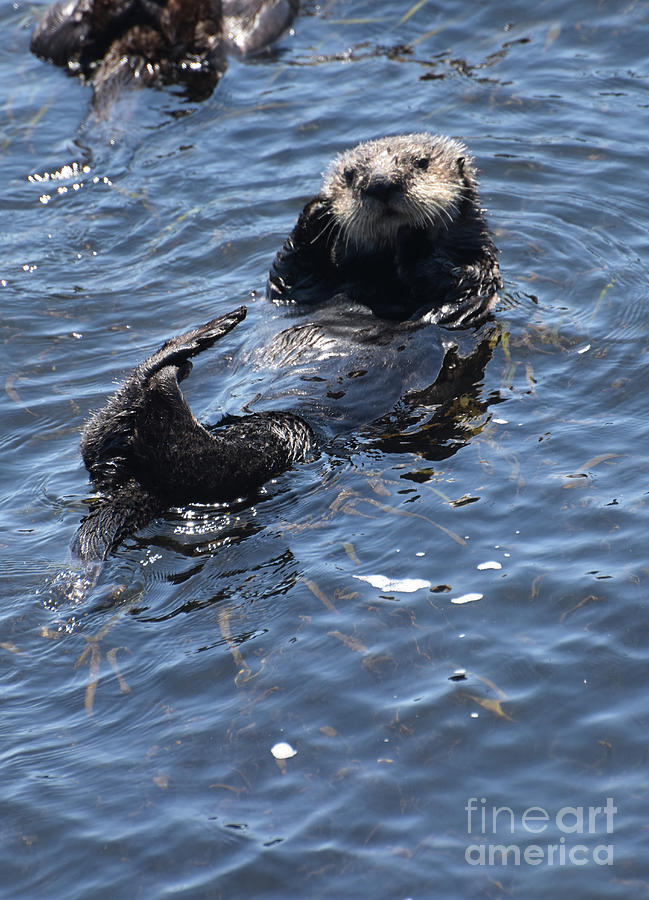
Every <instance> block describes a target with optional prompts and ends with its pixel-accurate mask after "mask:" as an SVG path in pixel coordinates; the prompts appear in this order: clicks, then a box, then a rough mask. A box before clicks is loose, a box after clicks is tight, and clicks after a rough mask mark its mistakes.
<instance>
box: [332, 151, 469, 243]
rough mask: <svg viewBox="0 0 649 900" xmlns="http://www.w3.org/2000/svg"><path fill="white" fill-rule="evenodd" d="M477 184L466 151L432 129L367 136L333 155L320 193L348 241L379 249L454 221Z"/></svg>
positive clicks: (451, 224)
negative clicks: (370, 139) (368, 138)
mask: <svg viewBox="0 0 649 900" xmlns="http://www.w3.org/2000/svg"><path fill="white" fill-rule="evenodd" d="M474 189H475V175H474V172H473V168H472V160H471V157H470V155H469V153H468V150H467V149H466V147H465V146H464V144H461V143H460V142H459V141H454V140H451V139H450V138H446V137H439V136H436V135H432V134H405V135H399V136H397V137H385V138H380V139H379V140H376V141H366V142H365V143H362V144H359V145H358V146H357V147H354V148H353V149H352V150H347V151H346V152H344V153H341V154H340V156H337V157H336V159H334V161H333V163H332V165H331V167H330V168H329V170H328V172H327V173H326V174H325V177H324V181H323V185H322V192H321V194H322V196H323V197H324V198H325V199H327V200H329V201H330V203H331V208H332V211H333V213H334V216H335V218H336V222H337V224H338V225H339V226H340V236H341V239H342V240H343V241H344V242H345V244H346V245H347V246H353V247H355V248H356V249H358V250H365V251H370V250H378V249H381V248H388V247H390V246H394V245H395V244H396V242H397V240H398V239H399V238H400V237H402V236H403V235H404V234H405V233H407V232H416V231H422V232H426V233H428V234H430V236H431V237H434V236H435V235H436V234H437V233H438V232H440V231H442V230H444V229H447V228H449V227H452V226H453V223H454V222H455V221H456V220H457V218H458V217H459V215H460V209H461V207H462V201H463V200H464V199H465V198H467V197H468V196H469V195H470V194H471V193H472V192H473V191H474Z"/></svg>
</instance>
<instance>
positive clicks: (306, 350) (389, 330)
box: [245, 306, 444, 437]
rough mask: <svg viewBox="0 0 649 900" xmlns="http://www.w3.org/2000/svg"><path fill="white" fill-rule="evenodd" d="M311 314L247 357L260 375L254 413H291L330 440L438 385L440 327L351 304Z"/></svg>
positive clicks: (255, 379) (441, 343) (301, 318)
mask: <svg viewBox="0 0 649 900" xmlns="http://www.w3.org/2000/svg"><path fill="white" fill-rule="evenodd" d="M309 312H310V315H309V316H308V317H306V316H300V317H298V319H299V320H298V321H297V322H296V324H294V325H292V326H291V327H289V328H287V329H285V330H283V331H281V332H279V333H278V334H275V335H274V336H271V337H269V339H268V341H267V342H265V343H264V346H257V347H256V348H255V349H254V350H253V351H252V352H251V354H250V355H249V356H247V360H246V363H245V364H246V365H251V366H252V368H253V369H254V370H255V373H256V374H257V375H258V376H259V378H253V381H254V383H255V388H256V389H257V393H258V396H257V398H256V399H257V402H255V408H256V409H259V408H266V409H271V408H278V406H281V407H283V408H290V409H292V410H293V411H294V412H297V413H299V415H301V416H303V417H304V418H306V419H307V421H309V422H310V423H312V424H314V425H315V426H316V427H319V428H321V429H323V430H324V431H325V432H326V433H327V434H328V435H329V436H331V437H333V436H335V435H338V434H342V433H347V432H353V431H354V430H356V429H358V428H359V427H362V426H363V425H367V424H369V423H371V422H373V421H374V420H375V419H377V418H379V417H381V416H384V415H385V414H387V413H389V412H390V411H391V410H392V409H393V408H394V407H395V405H396V404H397V403H398V402H399V401H400V400H401V399H402V398H403V397H404V396H405V395H406V394H407V393H408V392H410V391H419V390H424V389H426V388H427V387H429V386H430V385H431V384H433V383H434V382H435V379H436V378H437V376H438V374H439V371H440V368H441V365H442V361H443V358H444V343H443V337H442V333H441V332H439V330H437V329H434V328H430V327H420V326H414V325H413V324H411V323H395V322H389V321H383V320H380V319H377V318H376V317H375V316H373V315H372V314H371V313H369V312H367V311H364V310H362V309H361V308H354V307H351V308H350V307H348V306H343V307H342V308H341V307H338V308H334V309H332V308H331V307H328V308H326V309H323V310H320V311H317V312H315V311H314V310H310V311H309ZM314 312H315V315H314Z"/></svg>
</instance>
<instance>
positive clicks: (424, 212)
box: [267, 134, 502, 328]
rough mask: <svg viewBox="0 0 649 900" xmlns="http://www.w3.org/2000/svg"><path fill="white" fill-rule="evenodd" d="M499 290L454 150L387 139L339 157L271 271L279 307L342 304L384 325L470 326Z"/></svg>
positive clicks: (467, 162) (472, 179) (426, 141)
mask: <svg viewBox="0 0 649 900" xmlns="http://www.w3.org/2000/svg"><path fill="white" fill-rule="evenodd" d="M501 286H502V281H501V278H500V271H499V267H498V253H497V250H496V248H495V246H494V243H493V241H492V239H491V236H490V234H489V231H488V229H487V225H486V222H485V219H484V215H483V211H482V209H481V208H480V202H479V198H478V190H477V181H476V174H475V168H474V165H473V160H472V158H471V156H470V155H469V152H468V150H467V148H466V147H465V146H464V144H462V143H460V142H459V141H454V140H451V139H450V138H446V137H440V136H435V135H430V134H408V135H399V136H396V137H386V138H381V139H379V140H375V141H367V142H365V143H362V144H359V145H358V146H357V147H355V148H353V149H352V150H348V151H346V152H345V153H342V154H341V155H340V156H338V157H337V158H336V159H335V160H334V161H333V163H332V165H331V167H330V168H329V170H328V172H327V173H326V175H325V177H324V180H323V183H322V188H321V190H320V193H319V194H318V195H317V196H316V197H314V198H313V199H312V200H311V201H309V203H307V205H306V206H305V208H304V210H303V211H302V213H301V215H300V217H299V219H298V222H297V224H296V226H295V228H294V229H293V232H292V233H291V235H290V236H289V238H288V239H287V240H286V242H285V243H284V246H283V247H282V249H281V250H280V252H279V253H278V254H277V257H276V258H275V261H274V263H273V265H272V267H271V270H270V274H269V280H268V288H267V293H268V296H269V297H270V298H271V299H272V300H274V301H276V302H282V301H295V302H298V303H300V302H323V301H327V300H330V299H332V298H336V299H337V300H339V299H341V298H342V299H345V300H349V301H351V302H357V303H361V304H363V305H365V306H369V307H370V308H371V309H372V310H373V311H374V312H376V314H377V315H379V316H382V317H385V318H390V319H399V320H405V319H414V318H421V317H422V316H425V317H426V318H427V320H428V321H431V322H436V323H438V324H443V325H446V326H448V327H454V328H457V327H462V326H469V325H476V324H479V323H480V322H482V321H483V320H484V319H485V318H486V317H487V316H488V314H489V312H490V310H491V309H492V308H493V307H494V305H495V304H496V302H497V299H498V291H499V290H500V288H501Z"/></svg>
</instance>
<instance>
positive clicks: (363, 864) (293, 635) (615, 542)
mask: <svg viewBox="0 0 649 900" xmlns="http://www.w3.org/2000/svg"><path fill="white" fill-rule="evenodd" d="M41 6H42V4H38V6H32V5H29V4H25V3H22V2H17V3H13V4H11V5H10V4H4V5H3V6H2V7H1V8H0V24H1V25H2V34H3V40H4V45H3V50H2V53H1V54H0V96H1V97H2V101H1V104H2V107H1V109H2V136H1V138H0V140H1V147H2V182H1V188H0V190H1V207H2V226H1V227H2V250H3V252H2V263H1V265H2V270H1V271H0V298H1V300H2V305H1V307H0V310H1V311H0V329H1V331H0V334H1V337H2V347H3V354H2V366H3V373H2V379H3V385H4V391H3V392H2V395H1V396H0V409H1V412H2V421H3V428H2V433H1V434H0V441H1V442H2V463H3V465H2V469H1V472H0V479H1V488H0V545H1V547H2V562H1V564H0V566H1V574H2V585H3V605H2V611H1V613H0V658H1V659H2V663H3V665H2V670H1V679H2V695H1V696H2V708H1V712H2V719H1V722H2V736H1V739H0V740H1V743H0V761H1V764H0V797H2V816H1V818H0V834H1V839H0V872H1V874H2V877H1V878H0V895H2V896H3V897H4V896H6V897H7V898H18V897H20V898H48V900H49V898H65V900H74V898H87V897H93V898H115V897H146V898H151V897H155V898H158V897H159V898H163V897H172V896H173V897H183V898H185V897H187V898H202V897H209V898H251V897H254V898H258V897H259V898H261V897H263V898H264V900H271V898H272V900H288V898H300V900H301V898H327V900H331V898H336V900H347V898H350V900H351V898H365V897H368V898H370V897H371V898H374V897H380V898H390V900H405V898H407V897H411V898H413V900H428V898H444V900H445V898H449V900H457V898H459V897H479V898H503V900H504V898H510V897H516V898H519V897H533V898H544V900H545V898H548V897H568V896H569V897H571V898H575V900H593V898H599V897H601V898H607V900H610V898H629V897H633V898H635V897H643V896H646V895H647V892H648V890H649V864H648V863H647V862H646V857H647V853H646V846H647V822H648V815H649V775H648V772H649V769H648V767H647V763H648V753H647V740H646V732H645V727H646V726H647V721H648V719H647V711H646V699H645V697H646V692H647V687H648V683H649V677H648V672H647V649H646V648H647V644H648V642H649V604H648V594H647V584H648V582H649V566H648V560H647V553H646V543H647V542H646V534H647V531H648V529H649V512H648V499H649V493H648V490H649V488H648V479H647V470H648V466H647V447H648V446H649V441H648V440H647V438H648V435H647V414H646V385H647V361H648V358H649V356H648V354H649V341H648V338H647V333H648V328H649V307H648V304H647V296H648V284H649V278H648V276H647V243H648V242H647V236H646V235H647V221H648V218H649V216H648V211H649V210H648V207H647V201H646V196H645V195H646V188H645V182H646V159H647V150H648V144H649V121H648V120H649V114H648V110H649V100H648V99H647V98H648V96H649V94H648V91H647V89H648V87H649V84H648V82H649V54H648V53H647V47H648V46H649V4H647V3H646V2H634V0H628V2H613V0H609V2H606V0H600V2H597V3H594V2H592V3H586V2H583V0H582V2H581V3H579V2H577V3H573V4H565V3H562V2H559V0H544V2H540V3H537V4H535V5H533V6H530V4H529V3H526V2H522V0H507V2H501V3H490V2H486V3H482V4H479V5H477V4H475V5H467V4H457V3H453V2H451V0H446V2H437V3H434V2H432V0H429V2H425V3H423V4H419V3H417V4H411V3H410V2H400V0H386V2H383V3H381V4H377V3H372V2H369V0H330V2H329V0H328V2H323V3H322V4H320V5H319V6H316V5H315V4H309V5H308V6H307V8H306V10H305V11H304V13H303V15H301V17H300V18H299V19H298V20H297V21H296V24H295V28H294V33H292V34H290V35H286V36H285V37H284V39H283V40H282V41H281V42H280V44H279V45H278V47H277V48H276V51H275V52H274V53H273V54H272V55H270V56H269V57H266V58H263V59H260V60H257V61H253V62H249V63H241V62H236V61H232V62H231V63H230V66H229V69H228V71H227V73H226V74H225V76H224V78H223V79H222V81H221V83H220V84H219V86H218V87H217V89H216V91H215V92H214V94H213V95H212V96H211V97H210V98H209V99H207V100H205V101H204V102H202V103H197V102H192V101H190V100H187V99H186V98H185V97H184V96H183V94H182V92H181V91H179V90H178V89H174V88H167V89H164V90H159V91H156V90H147V91H143V92H135V93H131V94H125V95H123V96H122V97H121V98H120V99H119V100H118V101H116V102H115V103H114V104H113V105H112V106H111V107H110V108H109V109H107V110H104V111H103V114H102V116H100V117H98V116H97V115H96V114H93V112H92V109H91V91H90V89H89V88H87V87H84V86H83V85H81V84H79V83H78V82H76V81H75V80H73V79H71V78H69V77H67V76H66V75H65V74H64V73H63V72H62V71H60V70H57V69H55V68H54V67H53V66H49V65H47V64H45V63H43V62H41V61H39V60H37V59H35V58H33V57H32V56H31V55H30V54H29V52H28V43H29V35H30V32H31V29H32V27H33V24H34V22H35V16H36V14H37V13H38V11H39V9H40V7H41ZM420 130H430V131H434V132H441V133H447V134H451V135H454V136H456V137H459V138H461V139H463V140H464V141H466V143H467V144H468V145H469V147H470V148H471V151H472V152H473V154H474V155H475V157H476V160H477V163H478V166H479V168H480V171H481V176H480V177H481V185H482V199H483V202H484V203H485V205H486V207H487V209H488V216H489V221H490V223H491V226H492V228H493V231H494V234H495V237H496V242H497V244H498V246H499V247H500V249H501V268H502V271H503V275H504V278H505V281H506V290H505V292H504V297H503V301H502V303H501V306H500V308H499V309H498V311H497V315H496V319H497V327H496V328H495V330H493V333H490V336H489V340H490V342H491V344H490V358H489V359H488V360H485V363H486V364H485V368H484V374H483V375H481V376H480V377H479V378H478V379H477V383H476V384H474V385H468V386H467V387H465V388H463V391H462V393H460V394H458V396H457V397H451V398H450V399H449V400H448V403H447V404H446V406H445V407H444V409H443V410H442V414H441V415H438V416H437V417H435V416H432V417H431V414H430V410H428V411H427V412H426V411H423V410H420V411H419V412H417V413H416V414H415V415H414V416H413V419H412V421H410V422H409V423H408V424H407V425H406V426H404V428H403V430H402V431H400V432H398V433H396V434H394V435H392V438H391V439H390V440H388V439H387V438H386V437H385V434H384V435H383V439H382V440H376V439H375V435H373V434H372V433H370V432H368V431H367V429H364V428H359V429H358V430H353V431H350V432H349V433H348V434H347V435H346V437H345V438H344V440H341V442H340V444H339V445H338V447H337V449H336V452H331V453H329V452H324V453H321V454H320V455H318V456H316V457H315V458H313V459H312V460H310V461H309V462H308V463H306V464H305V465H303V466H300V467H298V468H297V469H296V470H294V471H292V472H288V473H286V474H285V475H283V476H281V477H280V478H278V479H276V481H275V482H274V483H273V484H271V485H269V486H268V488H267V491H266V492H265V494H264V495H263V496H262V497H261V499H260V502H259V503H256V504H255V505H254V506H253V507H250V506H246V505H245V504H241V505H240V506H239V507H233V508H232V509H231V510H228V509H221V510H219V509H214V508H206V507H200V506H196V507H194V508H192V509H189V510H184V511H175V512H174V511H171V512H170V513H169V515H168V516H166V517H165V518H164V519H159V520H156V521H155V522H153V523H151V524H150V525H149V526H147V528H145V529H143V530H142V531H141V532H139V533H138V535H137V536H136V537H134V538H132V539H130V540H128V541H126V542H125V544H124V545H123V546H122V547H121V548H120V549H119V551H118V552H117V553H116V554H115V556H114V557H113V558H112V559H111V560H110V561H109V562H108V563H107V565H106V566H105V567H104V568H103V569H102V571H101V573H100V575H99V579H98V581H97V584H96V585H95V586H94V587H92V588H90V589H88V590H85V591H84V590H81V589H80V590H79V592H78V595H76V596H75V595H73V594H71V593H70V591H69V590H68V591H67V593H66V590H63V589H62V586H65V585H67V586H68V588H69V585H70V577H71V575H70V573H71V572H75V571H76V569H75V563H74V560H72V559H71V558H70V555H69V550H68V547H69V544H70V541H71V539H72V537H73V534H74V532H75V529H76V527H77V524H78V522H79V520H80V518H81V517H82V515H83V511H84V509H85V507H84V504H83V501H84V499H85V498H86V497H87V496H88V495H89V493H90V488H89V485H88V481H87V474H86V472H85V469H84V467H83V464H82V462H81V459H80V455H79V451H78V441H79V431H80V428H81V427H82V425H83V422H84V421H85V420H86V418H87V416H88V415H89V413H90V412H91V411H92V410H94V409H97V408H98V407H100V406H101V404H102V403H103V401H104V399H105V397H106V396H107V394H108V393H109V392H110V391H111V389H112V388H113V386H114V384H115V382H116V380H118V379H119V378H120V377H121V376H122V375H123V374H124V373H125V372H126V371H128V369H129V368H130V367H132V366H133V365H135V364H136V363H137V362H139V361H140V360H141V359H143V358H144V356H146V355H147V354H148V353H149V352H150V351H152V350H153V349H155V348H156V347H157V346H158V345H159V344H160V343H162V341H163V340H164V339H166V338H167V337H168V336H170V335H172V334H175V333H178V332H180V331H182V330H185V329H186V328H188V327H190V326H192V325H194V324H198V323H200V322H202V321H205V320H207V319H209V318H211V317H213V316H215V315H218V314H219V313H222V312H225V311H227V310H229V309H231V308H233V307H234V306H236V305H239V304H240V303H241V302H245V303H246V304H247V305H248V309H249V312H248V318H247V320H246V322H245V323H243V324H242V325H241V326H239V328H238V329H237V330H236V331H235V332H234V333H233V334H232V335H231V336H230V337H229V338H228V339H227V341H226V342H224V343H223V344H222V345H220V346H218V347H217V348H215V350H214V351H212V352H211V353H208V354H206V355H205V356H204V358H201V359H199V360H197V363H196V366H195V369H194V373H193V375H192V377H191V379H190V380H189V381H188V382H187V394H188V397H189V398H190V401H191V403H192V407H193V408H194V410H195V411H196V412H197V414H199V415H200V416H201V417H202V418H204V419H205V420H206V421H210V420H211V421H214V420H215V419H216V418H217V416H218V414H219V410H221V409H223V408H225V409H229V410H230V411H236V410H237V409H239V408H240V407H241V406H242V405H243V404H245V403H248V402H252V401H253V400H254V398H255V396H256V394H257V393H259V392H261V393H263V392H264V390H266V391H267V392H268V397H269V398H270V397H272V399H273V402H274V403H275V405H277V403H278V402H279V401H278V400H277V397H278V396H280V395H281V379H280V380H279V381H277V380H276V378H275V376H273V377H272V378H270V376H268V378H269V379H270V380H266V381H265V380H264V379H265V378H266V377H267V373H264V371H263V367H262V368H259V367H256V366H255V364H254V362H253V358H254V352H255V348H258V347H259V344H260V341H266V339H267V338H268V336H269V335H271V334H272V333H273V332H274V331H277V332H279V331H281V330H282V329H283V328H285V327H286V326H287V323H288V320H287V313H286V311H284V310H282V309H279V308H272V307H269V305H268V304H267V303H266V302H265V300H264V298H263V287H264V283H265V277H266V272H267V269H268V265H269V263H270V261H271V259H272V257H273V254H274V253H275V252H276V250H277V248H278V247H279V245H280V244H281V242H282V240H283V238H284V237H285V236H286V234H287V233H288V232H289V230H290V228H291V227H292V225H293V223H294V221H295V219H296V216H297V214H298V212H299V210H300V209H301V207H302V205H303V204H304V202H305V201H306V200H307V199H308V198H309V197H310V196H312V195H313V194H314V193H315V192H316V190H317V187H318V184H319V179H320V173H321V172H322V171H323V169H324V168H325V167H326V165H327V163H328V161H329V160H330V159H331V158H332V156H333V155H334V154H335V153H336V152H338V151H339V150H341V149H343V148H345V147H348V146H350V145H353V144H354V143H356V142H357V141H359V140H361V139H364V138H369V137H375V136H380V135H383V134H386V133H398V132H405V131H420ZM74 164H76V168H73V166H74ZM66 166H67V167H70V168H69V169H65V167H66ZM75 186H76V187H75ZM448 338H449V336H448V335H446V336H445V337H443V336H440V334H435V335H434V336H433V335H431V346H433V345H434V347H438V346H439V343H440V341H441V340H443V339H444V340H445V339H448ZM451 339H452V338H451ZM435 352H437V351H435ZM399 377H401V376H399ZM426 383H430V382H426ZM397 392H398V385H397ZM370 393H371V392H370ZM369 400H372V398H371V397H370V398H369ZM268 402H270V400H269V401H268ZM262 403H263V400H262ZM376 403H377V410H378V413H377V414H378V415H383V414H384V413H385V412H386V409H385V408H384V407H385V406H386V398H385V396H384V395H383V393H382V391H378V390H377V396H376ZM388 405H389V404H388ZM379 407H381V408H379ZM484 563H498V564H499V565H500V568H486V569H485V568H478V567H479V566H481V565H482V564H484ZM357 576H361V579H359V578H358V577H357ZM374 576H384V578H385V579H387V581H384V582H377V581H376V579H375V577H374ZM367 578H370V581H367V580H362V579H367ZM406 579H418V580H420V581H422V582H428V583H429V585H430V587H420V588H419V589H417V590H415V591H413V592H410V593H407V592H403V591H402V590H400V588H403V587H404V586H408V585H407V583H406V584H405V585H404V580H406ZM372 582H374V584H379V585H382V586H379V587H375V586H373V583H372ZM390 582H393V583H392V584H391V583H390ZM395 582H396V584H395ZM472 594H481V595H482V598H481V599H479V600H473V601H472V602H466V603H457V602H456V603H454V602H453V601H454V600H458V599H462V598H466V597H467V595H472ZM463 675H465V677H463ZM454 679H455V680H454ZM279 741H285V742H288V743H290V744H291V746H292V747H293V748H294V749H295V750H296V751H297V753H296V755H295V756H293V757H292V758H289V759H287V760H285V761H278V760H276V759H274V757H273V755H272V754H271V748H272V747H273V746H274V745H275V744H276V743H277V742H279ZM471 798H474V799H473V800H471ZM607 798H611V800H610V802H609V803H608V810H609V811H608V813H607V812H606V811H605V810H602V811H600V812H594V813H593V814H592V816H591V822H590V823H589V818H588V808H589V807H594V808H597V807H604V808H606V806H607ZM470 801H471V802H470ZM466 807H469V808H470V809H472V810H474V812H472V813H471V833H469V822H468V812H467V809H466ZM499 807H506V808H508V809H509V812H508V811H507V810H505V811H502V810H501V812H500V813H497V815H496V826H497V827H496V829H495V833H494V828H493V820H492V814H493V810H494V808H499ZM531 807H537V808H539V809H536V810H535V811H534V810H533V811H532V812H531V813H529V816H528V817H527V818H525V812H526V810H528V809H530V808H531ZM566 808H568V809H566ZM613 808H614V809H615V812H613V811H612V810H613ZM580 811H583V812H584V818H583V820H582V818H581V812H580ZM483 814H484V817H485V818H484V822H483V819H482V816H483ZM544 815H545V818H544ZM534 816H536V817H537V818H536V819H534V818H533V817H534ZM512 819H513V820H514V821H513V831H512V829H511V828H510V824H511V822H512ZM498 844H501V845H506V846H507V847H510V848H513V849H510V851H508V856H507V862H508V864H506V865H503V864H502V853H500V854H499V851H494V850H493V847H494V845H498ZM530 845H532V846H534V845H536V846H537V847H540V851H536V850H534V849H531V850H529V847H530ZM554 846H556V849H553V850H551V849H550V847H554ZM526 848H528V858H527V859H526V858H525V857H524V855H523V854H524V852H525V850H526ZM597 848H599V849H597ZM602 848H604V849H602ZM516 850H518V852H519V853H520V854H521V858H520V860H518V862H519V864H518V865H517V864H516V862H517V859H516V855H515V851H516ZM490 852H491V853H492V862H494V863H495V864H493V865H489V853H490ZM539 853H540V854H541V856H539ZM562 854H563V855H562ZM580 863H584V864H580ZM602 863H611V864H610V865H609V864H602Z"/></svg>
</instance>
